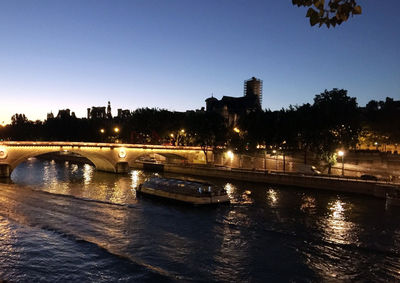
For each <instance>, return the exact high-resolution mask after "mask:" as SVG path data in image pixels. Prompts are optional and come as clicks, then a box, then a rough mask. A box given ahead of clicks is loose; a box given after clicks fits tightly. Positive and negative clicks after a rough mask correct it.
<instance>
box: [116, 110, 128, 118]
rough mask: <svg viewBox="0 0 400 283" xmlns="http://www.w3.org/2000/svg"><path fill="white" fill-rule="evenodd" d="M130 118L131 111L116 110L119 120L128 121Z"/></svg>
mask: <svg viewBox="0 0 400 283" xmlns="http://www.w3.org/2000/svg"><path fill="white" fill-rule="evenodd" d="M130 116H131V111H130V110H129V109H125V110H123V109H118V116H117V117H118V118H119V119H121V120H124V119H128V118H129V117H130Z"/></svg>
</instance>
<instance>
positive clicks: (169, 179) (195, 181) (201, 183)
mask: <svg viewBox="0 0 400 283" xmlns="http://www.w3.org/2000/svg"><path fill="white" fill-rule="evenodd" d="M156 180H160V181H167V182H177V183H187V184H193V185H195V184H197V185H203V186H213V184H211V183H207V182H202V181H199V180H195V179H191V178H188V179H185V178H183V179H180V178H163V177H150V178H149V179H148V180H146V181H150V182H152V181H156Z"/></svg>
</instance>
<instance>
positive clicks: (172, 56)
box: [0, 0, 400, 123]
mask: <svg viewBox="0 0 400 283" xmlns="http://www.w3.org/2000/svg"><path fill="white" fill-rule="evenodd" d="M359 4H360V5H361V6H362V8H363V14H362V15H360V16H355V17H353V18H350V20H349V21H348V22H345V23H343V24H342V25H341V26H339V27H336V28H333V29H332V28H331V29H327V28H326V27H322V28H318V27H311V26H310V24H309V22H308V19H307V18H305V14H306V8H298V7H296V6H293V5H292V1H291V0H280V1H265V0H201V1H196V0H127V1H123V0H115V1H114V0H113V1H112V0H108V1H103V0H93V1H89V0H68V1H61V0H49V1H45V0H38V1H32V0H27V1H22V0H9V1H6V0H3V1H1V2H0V122H2V121H5V122H6V123H8V122H9V121H10V118H11V116H12V115H13V114H15V113H24V114H25V115H26V116H27V117H28V119H30V120H36V119H40V120H43V119H45V118H46V114H47V113H49V112H50V111H52V112H53V113H54V114H57V112H58V110H59V109H66V108H69V109H71V111H74V112H75V113H76V115H77V116H78V117H84V116H86V109H87V108H88V107H92V106H106V105H107V101H111V106H112V108H113V115H116V113H117V108H123V109H130V110H135V109H137V108H140V107H157V108H163V109H169V110H176V111H185V110H189V109H200V108H201V107H204V106H205V101H204V100H205V99H206V98H208V97H210V96H211V95H213V96H214V97H216V98H218V99H220V98H221V97H222V96H224V95H228V96H236V97H239V96H242V95H243V82H244V80H246V79H249V78H251V77H253V76H255V77H257V78H260V79H262V80H263V103H262V107H263V108H264V109H271V110H279V109H281V108H287V107H289V105H301V104H303V103H312V102H313V98H314V96H315V95H316V94H319V93H321V92H323V91H324V90H325V89H328V90H330V89H332V88H343V89H346V90H348V95H349V96H352V97H356V98H357V102H358V104H359V105H360V106H364V105H365V104H366V103H367V102H368V101H370V100H372V99H375V100H384V99H385V98H386V97H392V98H394V99H400V28H399V27H400V17H399V16H398V13H399V11H400V1H398V0H384V1H377V0H359Z"/></svg>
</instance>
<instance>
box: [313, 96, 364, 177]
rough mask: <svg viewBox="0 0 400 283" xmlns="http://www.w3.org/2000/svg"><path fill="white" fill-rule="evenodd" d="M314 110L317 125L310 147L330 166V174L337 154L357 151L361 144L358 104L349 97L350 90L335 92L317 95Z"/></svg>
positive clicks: (314, 128) (353, 98) (314, 124)
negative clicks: (350, 150) (354, 149)
mask: <svg viewBox="0 0 400 283" xmlns="http://www.w3.org/2000/svg"><path fill="white" fill-rule="evenodd" d="M311 110H312V115H313V117H314V119H313V121H314V123H313V128H312V132H311V133H310V134H309V138H310V141H309V143H310V144H311V145H312V146H313V148H315V149H316V151H317V154H318V155H319V156H320V157H321V159H323V160H324V161H325V162H327V164H328V172H330V168H331V166H332V165H333V164H334V163H335V162H336V158H335V154H336V151H337V150H338V149H339V148H350V147H354V146H355V145H356V144H357V142H358V136H359V133H360V129H361V126H360V119H359V111H358V107H357V101H356V98H355V97H349V96H347V90H344V89H336V88H334V89H333V90H331V91H327V90H325V92H323V93H321V94H318V95H316V96H315V98H314V104H313V105H312V109H311Z"/></svg>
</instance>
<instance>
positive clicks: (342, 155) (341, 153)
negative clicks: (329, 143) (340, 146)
mask: <svg viewBox="0 0 400 283" xmlns="http://www.w3.org/2000/svg"><path fill="white" fill-rule="evenodd" d="M338 155H339V156H340V157H342V176H344V151H342V150H339V152H338Z"/></svg>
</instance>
